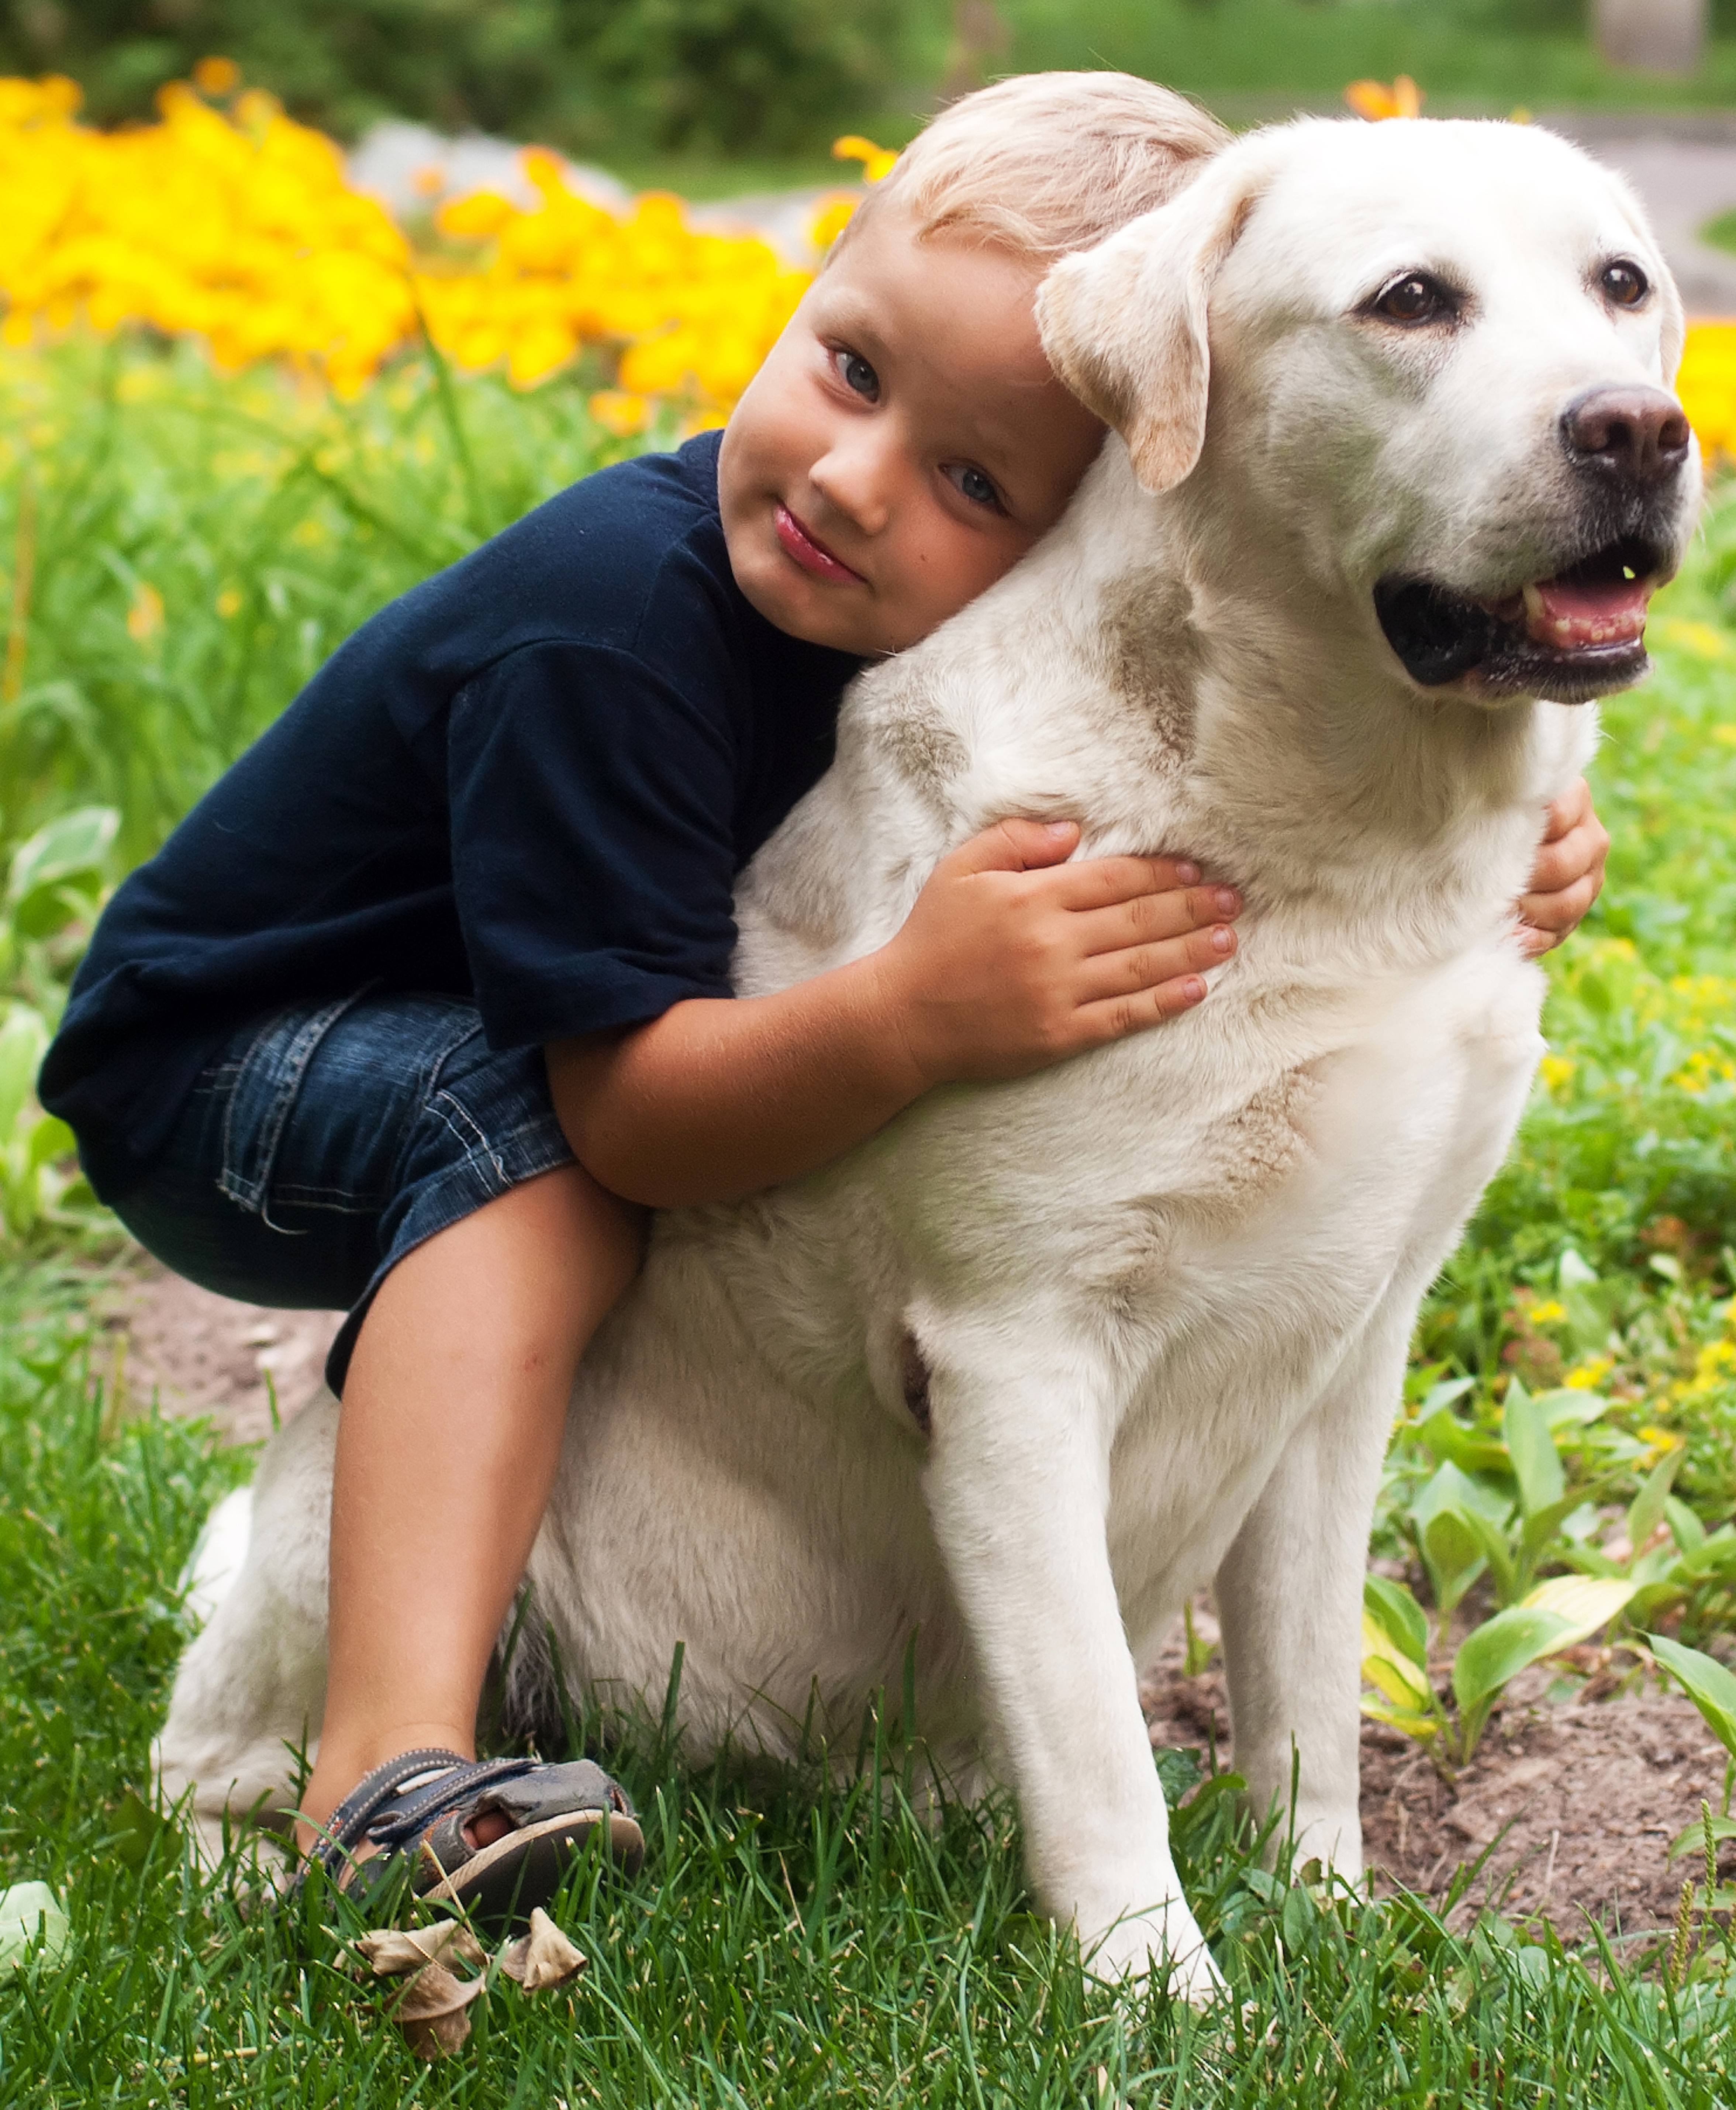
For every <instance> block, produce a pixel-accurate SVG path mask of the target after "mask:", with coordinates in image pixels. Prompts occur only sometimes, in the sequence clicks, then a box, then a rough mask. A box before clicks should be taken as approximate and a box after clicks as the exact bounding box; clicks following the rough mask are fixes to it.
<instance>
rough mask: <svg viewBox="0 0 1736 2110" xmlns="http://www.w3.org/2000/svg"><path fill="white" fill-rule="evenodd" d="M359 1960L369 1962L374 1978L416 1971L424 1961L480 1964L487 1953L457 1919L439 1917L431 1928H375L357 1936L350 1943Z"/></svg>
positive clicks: (486, 1958)
mask: <svg viewBox="0 0 1736 2110" xmlns="http://www.w3.org/2000/svg"><path fill="white" fill-rule="evenodd" d="M354 1947H355V1953H356V1954H357V1955H358V1956H359V1957H360V1958H362V1960H363V1962H364V1963H368V1964H371V1965H372V1966H373V1975H374V1976H375V1977H376V1978H396V1977H398V1976H400V1974H401V1973H402V1972H406V1971H420V1970H421V1969H422V1967H423V1965H424V1964H427V1963H443V1962H447V1961H450V1959H451V1958H454V1957H456V1958H458V1959H459V1962H460V1963H475V1964H478V1965H480V1964H483V1963H486V1962H487V1961H488V1952H487V1950H486V1949H484V1948H483V1946H482V1945H481V1942H480V1941H478V1940H477V1938H476V1936H474V1935H473V1934H472V1932H471V1931H470V1929H469V1928H468V1927H466V1926H465V1924H464V1922H463V1920H461V1919H448V1920H442V1921H441V1922H439V1924H438V1925H437V1926H435V1927H414V1928H411V1929H409V1930H408V1931H406V1930H405V1929H404V1928H401V1927H375V1928H374V1929H373V1931H371V1932H369V1933H368V1934H364V1935H359V1936H357V1937H356V1940H355V1944H354Z"/></svg>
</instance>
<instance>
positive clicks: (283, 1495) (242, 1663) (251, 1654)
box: [152, 1399, 337, 1860]
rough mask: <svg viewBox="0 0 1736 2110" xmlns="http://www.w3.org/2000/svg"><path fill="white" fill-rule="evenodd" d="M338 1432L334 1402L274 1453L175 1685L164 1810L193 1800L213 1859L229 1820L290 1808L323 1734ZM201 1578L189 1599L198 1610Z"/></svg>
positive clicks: (163, 1764) (297, 1424)
mask: <svg viewBox="0 0 1736 2110" xmlns="http://www.w3.org/2000/svg"><path fill="white" fill-rule="evenodd" d="M336 1440H337V1401H335V1400H332V1399H326V1400H323V1401H319V1402H317V1403H316V1404H315V1405H314V1406H310V1407H309V1408H308V1409H307V1410H306V1411H305V1413H303V1414H301V1415H297V1417H296V1419H295V1420H294V1421H292V1423H291V1424H289V1426H288V1427H287V1428H286V1429H283V1431H282V1432H281V1433H279V1434H278V1436H277V1437H276V1438H274V1441H273V1442H271V1444H270V1445H269V1447H267V1449H266V1451H265V1453H264V1456H263V1457H262V1458H261V1460H260V1468H259V1472H258V1474H257V1475H256V1476H255V1480H254V1484H253V1487H252V1489H251V1495H252V1501H251V1511H250V1514H249V1515H248V1518H247V1527H248V1528H247V1542H246V1552H245V1554H244V1555H242V1559H241V1562H240V1565H239V1568H238V1569H237V1570H236V1571H235V1572H234V1573H233V1575H231V1576H230V1577H228V1578H227V1580H226V1582H225V1584H224V1587H223V1588H222V1590H221V1592H220V1595H218V1596H217V1601H216V1603H215V1609H214V1610H212V1611H211V1613H210V1618H209V1619H208V1621H207V1622H206V1625H205V1627H204V1628H202V1630H201V1632H199V1634H198V1635H197V1637H195V1638H194V1640H193V1641H192V1644H191V1646H189V1647H188V1650H187V1653H186V1655H184V1656H183V1658H182V1659H181V1664H180V1668H179V1670H178V1671H177V1673H176V1674H175V1682H174V1691H173V1692H172V1693H171V1694H170V1701H169V1718H168V1720H167V1721H166V1722H165V1723H164V1725H163V1732H162V1734H161V1736H160V1737H159V1738H158V1739H157V1741H156V1749H155V1750H154V1752H153V1755H152V1757H153V1763H154V1766H155V1769H156V1777H157V1781H158V1783H159V1785H160V1788H161V1790H162V1793H163V1795H164V1798H165V1800H166V1801H169V1802H171V1803H179V1802H180V1801H182V1800H183V1798H185V1797H187V1796H188V1795H189V1791H190V1794H191V1801H190V1804H189V1805H188V1809H189V1814H190V1817H191V1819H192V1827H193V1831H194V1835H195V1838H196V1840H197V1844H198V1845H199V1848H200V1850H201V1853H202V1854H205V1855H206V1858H207V1859H213V1860H215V1859H216V1857H217V1856H218V1854H219V1853H220V1852H221V1850H222V1840H223V1830H224V1818H225V1817H227V1818H228V1820H229V1822H230V1823H231V1824H232V1825H237V1824H240V1823H242V1822H246V1821H250V1820H251V1821H258V1820H260V1818H266V1817H269V1814H270V1813H274V1812H279V1811H283V1810H287V1809H290V1808H291V1807H292V1804H293V1800H294V1786H295V1769H296V1751H297V1750H299V1749H300V1748H301V1746H303V1745H304V1744H305V1745H309V1746H311V1744H312V1742H313V1740H314V1739H315V1738H316V1737H317V1736H318V1734H319V1722H320V1717H321V1714H322V1713H323V1709H324V1705H325V1673H326V1556H327V1544H328V1528H329V1521H330V1516H331V1507H332V1456H333V1452H334V1449H335V1446H336ZM234 1514H235V1513H233V1512H231V1513H229V1515H230V1521H231V1522H232V1523H233V1520H234ZM237 1536H238V1533H237ZM203 1579H208V1578H202V1577H201V1576H196V1577H195V1578H193V1587H192V1589H191V1590H190V1591H189V1604H190V1605H191V1606H192V1608H193V1609H194V1610H198V1609H201V1607H200V1606H199V1605H198V1601H197V1600H198V1589H199V1585H200V1582H201V1580H203Z"/></svg>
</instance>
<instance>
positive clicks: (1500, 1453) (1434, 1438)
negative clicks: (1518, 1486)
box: [1415, 1406, 1508, 1473]
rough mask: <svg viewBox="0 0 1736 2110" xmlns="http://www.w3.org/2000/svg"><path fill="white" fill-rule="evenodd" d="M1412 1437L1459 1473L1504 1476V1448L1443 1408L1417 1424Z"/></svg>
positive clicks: (1505, 1454) (1494, 1439) (1505, 1450)
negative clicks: (1500, 1474) (1456, 1467)
mask: <svg viewBox="0 0 1736 2110" xmlns="http://www.w3.org/2000/svg"><path fill="white" fill-rule="evenodd" d="M1415 1433H1416V1436H1417V1440H1418V1441H1419V1442H1423V1443H1426V1444H1427V1446H1428V1447H1429V1448H1430V1450H1431V1451H1433V1452H1434V1454H1435V1456H1436V1457H1437V1458H1439V1459H1440V1460H1443V1461H1446V1462H1450V1463H1451V1464H1453V1465H1457V1466H1458V1469H1459V1470H1460V1471H1461V1472H1462V1473H1504V1472H1506V1471H1507V1470H1508V1462H1507V1446H1506V1445H1505V1444H1504V1443H1502V1442H1498V1441H1497V1440H1496V1438H1494V1437H1493V1436H1487V1435H1485V1434H1484V1433H1482V1432H1481V1430H1478V1429H1472V1428H1470V1427H1468V1426H1467V1424H1465V1423H1464V1422H1462V1421H1461V1420H1460V1419H1459V1418H1458V1415H1456V1414H1453V1413H1452V1412H1451V1411H1450V1410H1449V1409H1448V1408H1446V1407H1444V1406H1439V1407H1436V1408H1435V1411H1434V1412H1433V1413H1432V1414H1431V1415H1429V1416H1428V1417H1427V1418H1426V1419H1425V1420H1422V1421H1419V1422H1418V1423H1417V1427H1416V1430H1415Z"/></svg>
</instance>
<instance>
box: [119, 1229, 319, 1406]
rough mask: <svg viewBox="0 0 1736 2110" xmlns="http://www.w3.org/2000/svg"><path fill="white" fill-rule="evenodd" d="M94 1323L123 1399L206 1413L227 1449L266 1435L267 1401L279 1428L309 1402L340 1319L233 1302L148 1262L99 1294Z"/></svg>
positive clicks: (314, 1313) (306, 1312) (317, 1388)
mask: <svg viewBox="0 0 1736 2110" xmlns="http://www.w3.org/2000/svg"><path fill="white" fill-rule="evenodd" d="M98 1315H99V1317H100V1319H101V1320H102V1325H103V1327H104V1329H105V1330H106V1331H107V1332H108V1333H110V1334H111V1337H112V1338H113V1340H114V1343H115V1350H116V1352H117V1353H118V1355H119V1357H120V1361H119V1368H120V1372H121V1374H122V1379H123V1382H124V1385H125V1388H126V1391H127V1394H128V1396H129V1398H131V1399H132V1400H133V1401H137V1402H138V1404H139V1405H141V1406H144V1405H147V1404H148V1403H149V1402H150V1401H151V1399H152V1398H153V1397H155V1398H156V1400H157V1401H159V1403H160V1406H161V1408H162V1410H163V1412H164V1413H165V1414H177V1415H209V1416H210V1418H211V1419H212V1420H214V1421H215V1422H216V1423H217V1424H218V1426H219V1428H220V1429H222V1430H223V1432H224V1434H225V1435H226V1436H227V1437H228V1439H229V1440H230V1442H234V1443H255V1442H259V1441H260V1440H261V1439H262V1438H264V1437H267V1436H269V1434H270V1433H271V1415H272V1401H273V1397H274V1395H275V1398H276V1403H277V1411H278V1415H279V1417H280V1418H281V1419H283V1420H285V1421H287V1420H288V1419H289V1418H290V1416H291V1415H294V1414H299V1413H300V1412H301V1409H302V1408H303V1407H304V1406H306V1405H307V1403H308V1401H310V1399H312V1398H313V1397H314V1395H315V1394H316V1393H317V1392H319V1388H320V1387H321V1385H322V1384H323V1382H324V1378H323V1371H324V1368H325V1359H326V1351H327V1350H328V1348H329V1347H331V1345H332V1336H333V1335H334V1334H335V1333H337V1329H338V1328H339V1326H340V1325H341V1324H342V1323H343V1316H344V1315H343V1313H342V1312H341V1311H268V1310H267V1309H266V1308H265V1306H263V1305H260V1304H237V1303H234V1302H231V1300H230V1299H229V1298H228V1297H217V1296H214V1295H213V1294H212V1293H211V1292H210V1290H208V1289H201V1288H197V1285H195V1284H192V1283H191V1282H186V1281H183V1279H182V1278H181V1277H180V1276H179V1275H170V1274H168V1273H166V1272H165V1270H163V1269H161V1268H159V1267H156V1266H151V1265H150V1264H149V1263H145V1264H143V1265H142V1266H141V1267H140V1269H139V1270H138V1273H137V1274H135V1275H129V1276H126V1277H124V1278H123V1279H122V1280H121V1282H120V1284H118V1285H117V1286H116V1287H115V1288H112V1289H111V1290H110V1291H108V1292H107V1293H105V1295H104V1296H103V1297H102V1302H101V1303H100V1305H99V1306H98Z"/></svg>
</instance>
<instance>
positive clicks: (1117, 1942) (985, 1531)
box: [926, 1315, 1222, 2002]
mask: <svg viewBox="0 0 1736 2110" xmlns="http://www.w3.org/2000/svg"><path fill="white" fill-rule="evenodd" d="M973 1332H974V1338H973V1339H972V1340H971V1341H970V1342H969V1343H966V1344H963V1345H962V1346H961V1343H959V1342H958V1341H957V1340H956V1338H955V1339H952V1340H949V1341H948V1342H947V1343H946V1345H945V1346H944V1347H942V1348H941V1349H940V1350H939V1351H938V1353H937V1355H936V1356H935V1358H934V1364H933V1367H932V1370H931V1374H930V1379H929V1410H930V1426H931V1431H932V1435H931V1441H932V1444H933V1449H932V1452H931V1456H930V1460H929V1468H928V1472H927V1476H926V1489H927V1494H928V1500H929V1510H930V1513H931V1515H932V1516H933V1519H934V1530H935V1533H936V1536H937V1537H938V1541H939V1543H940V1547H941V1551H942V1554H943V1557H944V1559H945V1560H946V1563H947V1569H948V1571H949V1573H950V1575H951V1578H952V1585H953V1588H954V1590H955V1592H956V1595H957V1598H958V1601H959V1605H960V1607H961V1610H962V1612H963V1614H964V1618H965V1624H966V1627H967V1628H968V1631H969V1633H970V1641H971V1644H972V1647H973V1650H974V1656H975V1659H976V1664H977V1667H978V1670H979V1675H980V1677H981V1678H982V1680H983V1687H984V1691H985V1698H986V1701H987V1708H988V1714H989V1715H990V1718H991V1721H992V1728H993V1730H994V1732H995V1734H996V1736H997V1741H998V1744H999V1749H1000V1752H1001V1755H1002V1758H1003V1760H1004V1763H1005V1764H1006V1766H1007V1767H1008V1768H1009V1769H1010V1773H1011V1782H1010V1785H1011V1786H1012V1787H1013V1788H1014V1790H1015V1792H1016V1794H1017V1795H1018V1798H1019V1816H1020V1818H1021V1819H1022V1822H1023V1824H1024V1836H1025V1842H1026V1849H1027V1854H1028V1863H1029V1870H1030V1876H1031V1881H1032V1884H1033V1887H1034V1889H1035V1890H1036V1892H1037V1894H1038V1897H1039V1899H1041V1901H1042V1904H1043V1906H1044V1907H1045V1909H1047V1910H1048V1911H1049V1912H1051V1913H1054V1915H1055V1916H1056V1918H1058V1919H1060V1920H1064V1921H1065V1920H1069V1919H1070V1920H1071V1921H1073V1922H1074V1924H1075V1925H1076V1927H1078V1934H1079V1938H1080V1942H1081V1945H1082V1946H1083V1949H1084V1950H1085V1952H1086V1955H1087V1959H1088V1961H1089V1962H1090V1965H1091V1967H1092V1970H1093V1971H1094V1972H1096V1974H1097V1975H1098V1976H1101V1977H1105V1978H1119V1977H1123V1976H1130V1975H1132V1976H1139V1975H1143V1974H1144V1973H1146V1972H1152V1971H1155V1972H1159V1973H1160V1974H1162V1975H1164V1976H1167V1978H1168V1979H1169V1983H1170V1984H1171V1985H1172V1986H1173V1989H1174V1990H1177V1991H1178V1992H1180V1993H1182V1994H1183V1995H1186V1997H1187V1998H1188V1999H1191V2000H1195V2001H1196V2002H1197V2001H1200V2000H1203V1999H1209V1998H1210V1997H1211V1995H1212V1994H1213V1993H1214V1991H1215V1990H1217V1988H1218V1985H1220V1984H1221V1982H1222V1981H1220V1980H1219V1978H1218V1973H1217V1971H1216V1968H1215V1967H1214V1964H1213V1963H1212V1960H1211V1957H1210V1955H1209V1952H1208V1951H1207V1949H1206V1947H1205V1938H1204V1936H1202V1935H1201V1934H1200V1929H1199V1927H1198V1925H1197V1923H1196V1921H1195V1919H1194V1917H1193V1914H1192V1913H1191V1912H1190V1911H1189V1910H1188V1909H1187V1902H1186V1900H1185V1899H1183V1897H1182V1892H1181V1885H1180V1883H1179V1882H1178V1880H1177V1877H1176V1872H1175V1864H1174V1863H1173V1860H1172V1859H1170V1854H1169V1814H1168V1812H1167V1811H1166V1809H1165V1808H1164V1795H1163V1789H1162V1786H1161V1785H1160V1782H1159V1780H1158V1777H1157V1772H1156V1768H1155V1765H1154V1764H1153V1762H1152V1758H1151V1744H1150V1741H1149V1740H1148V1738H1147V1736H1146V1726H1145V1722H1144V1719H1143V1717H1142V1714H1141V1713H1140V1708H1139V1691H1138V1681H1137V1677H1136V1674H1135V1672H1134V1668H1133V1661H1132V1656H1131V1655H1130V1654H1129V1652H1128V1644H1127V1637H1126V1634H1125V1632H1124V1631H1123V1627H1122V1623H1121V1614H1120V1609H1119V1605H1118V1604H1117V1602H1116V1597H1115V1586H1114V1578H1113V1577H1112V1575H1111V1573H1110V1562H1109V1549H1108V1543H1107V1538H1106V1535H1105V1515H1106V1512H1107V1506H1108V1493H1109V1460H1110V1439H1111V1436H1112V1433H1113V1431H1112V1429H1111V1426H1110V1409H1109V1407H1108V1405H1107V1400H1108V1396H1109V1387H1108V1385H1107V1383H1100V1382H1098V1381H1097V1377H1096V1374H1095V1373H1094V1372H1093V1370H1092V1368H1091V1366H1090V1364H1089V1361H1088V1360H1087V1359H1085V1358H1083V1357H1082V1358H1081V1359H1079V1360H1078V1361H1069V1360H1067V1359H1065V1358H1064V1357H1061V1356H1057V1355H1056V1353H1055V1352H1054V1347H1053V1345H1052V1342H1049V1343H1044V1342H1038V1341H1033V1338H1032V1333H1031V1329H1030V1326H1029V1323H1028V1315H1025V1316H1024V1323H1020V1324H1017V1325H1016V1327H1015V1326H1014V1325H1013V1324H1006V1326H1005V1327H1004V1328H1003V1327H998V1326H996V1325H993V1324H986V1325H983V1326H982V1327H980V1328H979V1329H973Z"/></svg>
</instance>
